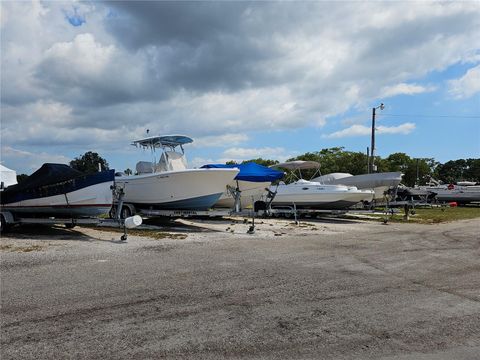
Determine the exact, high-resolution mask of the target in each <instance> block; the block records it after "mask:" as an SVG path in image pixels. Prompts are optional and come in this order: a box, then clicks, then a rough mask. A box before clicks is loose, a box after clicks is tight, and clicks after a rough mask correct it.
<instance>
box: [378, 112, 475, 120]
mask: <svg viewBox="0 0 480 360" xmlns="http://www.w3.org/2000/svg"><path fill="white" fill-rule="evenodd" d="M377 116H396V117H424V118H462V119H480V115H423V114H384V113H380V114H377Z"/></svg>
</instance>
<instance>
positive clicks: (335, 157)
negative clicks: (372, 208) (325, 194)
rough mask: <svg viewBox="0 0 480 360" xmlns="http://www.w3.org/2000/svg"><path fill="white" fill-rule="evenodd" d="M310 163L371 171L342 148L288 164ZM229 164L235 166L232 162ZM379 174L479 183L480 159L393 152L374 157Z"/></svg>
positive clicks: (420, 181) (408, 180)
mask: <svg viewBox="0 0 480 360" xmlns="http://www.w3.org/2000/svg"><path fill="white" fill-rule="evenodd" d="M294 160H307V161H317V162H319V163H320V171H321V173H322V174H329V173H334V172H342V173H350V174H352V175H360V174H366V173H367V172H368V157H367V155H366V154H364V153H362V152H354V151H346V150H345V149H344V148H343V147H333V148H327V149H322V150H320V151H315V152H307V153H305V154H302V155H299V156H296V157H294V158H290V159H288V160H287V161H294ZM246 162H256V163H258V164H260V165H265V166H270V165H274V164H278V161H276V160H271V159H263V158H257V159H251V160H245V161H243V163H246ZM229 163H234V162H233V161H230V162H229ZM375 165H376V166H377V171H376V172H389V171H400V172H402V173H403V174H404V176H403V181H402V183H403V184H405V185H407V186H414V185H426V184H427V183H428V182H429V181H430V180H431V179H435V180H440V181H442V182H444V183H455V182H457V181H475V182H480V159H458V160H450V161H447V162H446V163H444V164H442V163H440V162H438V161H435V159H434V158H412V157H410V156H408V155H407V154H405V153H400V152H399V153H394V154H391V155H389V156H387V157H385V158H382V157H380V156H375ZM314 172H315V170H312V171H302V174H303V175H304V177H305V178H308V177H309V176H312V175H313V173H314Z"/></svg>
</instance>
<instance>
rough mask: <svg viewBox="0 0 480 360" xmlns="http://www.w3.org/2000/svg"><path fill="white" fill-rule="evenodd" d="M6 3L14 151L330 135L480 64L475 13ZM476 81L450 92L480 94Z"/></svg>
mask: <svg viewBox="0 0 480 360" xmlns="http://www.w3.org/2000/svg"><path fill="white" fill-rule="evenodd" d="M0 6H1V7H2V20H1V21H2V22H1V26H2V41H1V44H0V46H1V52H0V57H1V64H2V72H1V82H0V83H1V93H2V98H1V105H2V106H1V117H2V123H1V125H0V126H1V130H2V134H1V137H2V143H4V144H6V145H7V146H14V145H15V146H18V145H22V146H28V145H29V144H37V145H39V146H40V145H42V146H45V147H46V146H51V145H52V144H58V145H64V146H65V147H68V146H70V147H72V146H75V147H78V148H81V147H82V146H83V147H86V146H87V145H90V144H95V145H96V146H97V148H98V149H100V148H110V149H113V148H114V147H115V146H118V144H119V143H121V144H128V143H129V141H130V140H131V139H132V138H135V137H139V136H142V135H143V134H144V133H145V129H147V128H148V129H150V130H151V131H152V132H153V133H158V134H164V133H185V134H187V135H190V136H192V137H194V138H199V139H200V140H199V144H201V143H202V142H203V141H204V144H207V143H209V144H210V145H211V146H213V144H216V143H218V144H220V143H221V142H223V140H225V141H226V142H228V141H230V145H229V146H231V147H233V146H235V147H237V146H238V145H240V144H242V143H243V141H244V140H243V139H244V138H243V137H242V135H238V134H246V133H249V134H250V133H251V132H255V131H266V130H267V131H277V130H289V129H295V128H302V127H321V126H323V125H325V123H326V121H328V119H330V118H332V117H334V116H338V115H340V114H345V113H347V112H348V111H349V110H355V109H360V108H365V106H366V105H367V104H369V103H370V102H371V101H372V100H377V97H378V96H383V97H388V96H395V95H399V94H418V93H421V92H426V91H433V90H434V87H433V86H431V85H425V84H421V83H420V80H419V79H421V78H423V77H425V76H426V75H427V74H429V73H431V72H432V71H443V70H445V69H447V68H448V67H449V66H452V65H454V64H457V63H460V62H462V63H466V62H469V61H473V60H475V59H477V60H476V61H478V41H477V38H478V28H479V26H480V20H479V19H480V8H479V7H478V6H477V4H476V3H474V2H434V3H431V2H427V3H421V2H420V3H418V2H417V3H402V2H389V3H385V4H382V6H381V7H379V6H378V4H377V3H373V2H366V3H361V2H358V3H357V2H355V3H351V2H349V3H343V2H340V3H333V2H295V3H290V2H147V1H145V2H126V1H117V2H110V1H106V2H75V3H74V6H73V5H72V4H71V3H60V2H40V1H33V2H2V3H1V4H0ZM72 9H73V10H72ZM65 12H67V13H68V17H67V21H66V20H65ZM87 19H88V21H86V20H87ZM72 23H73V24H72ZM72 25H73V26H72ZM76 25H81V26H76ZM476 73H478V70H474V71H473V70H472V73H471V74H470V73H468V75H467V74H466V75H465V79H463V78H462V79H463V80H462V79H458V81H457V82H455V81H453V82H451V83H450V86H451V92H452V94H453V95H454V96H455V97H457V98H460V97H463V96H472V95H469V94H473V93H474V92H475V91H478V90H475V89H476V88H475V81H474V79H475V76H478V75H475V74H476ZM470 78H472V79H473V80H468V79H470ZM477 83H478V81H477ZM379 89H380V92H379ZM462 89H467V90H462ZM49 115H50V116H49ZM39 119H41V120H39ZM39 121H40V123H39ZM20 129H21V130H22V131H19V130H20ZM355 131H357V132H358V131H360V130H358V129H356V130H355ZM18 134H20V135H18ZM231 134H236V135H237V136H236V137H232V135H231ZM222 136H223V138H222ZM209 137H215V138H209ZM202 138H203V139H206V140H202ZM217 141H218V142H217ZM285 151H286V150H285Z"/></svg>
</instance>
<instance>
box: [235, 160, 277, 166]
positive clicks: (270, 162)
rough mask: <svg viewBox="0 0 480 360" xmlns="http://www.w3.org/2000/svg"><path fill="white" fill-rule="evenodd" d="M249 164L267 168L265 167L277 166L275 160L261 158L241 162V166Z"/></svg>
mask: <svg viewBox="0 0 480 360" xmlns="http://www.w3.org/2000/svg"><path fill="white" fill-rule="evenodd" d="M250 162H254V163H257V164H259V165H263V166H267V167H268V166H271V165H275V164H278V161H277V160H271V159H262V158H257V159H251V160H244V161H242V164H246V163H250Z"/></svg>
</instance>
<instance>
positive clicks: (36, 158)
mask: <svg viewBox="0 0 480 360" xmlns="http://www.w3.org/2000/svg"><path fill="white" fill-rule="evenodd" d="M1 154H2V162H5V164H10V166H12V168H13V169H17V168H18V167H16V166H13V165H15V164H17V163H18V162H23V163H24V164H25V165H24V167H23V168H25V169H29V170H31V171H33V170H36V169H38V168H39V167H40V166H42V164H44V163H47V162H50V163H60V164H68V162H69V161H70V160H71V159H69V158H67V157H66V156H63V155H58V154H50V153H47V152H43V151H40V152H30V151H25V150H20V149H15V148H13V147H10V146H2V148H1Z"/></svg>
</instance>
